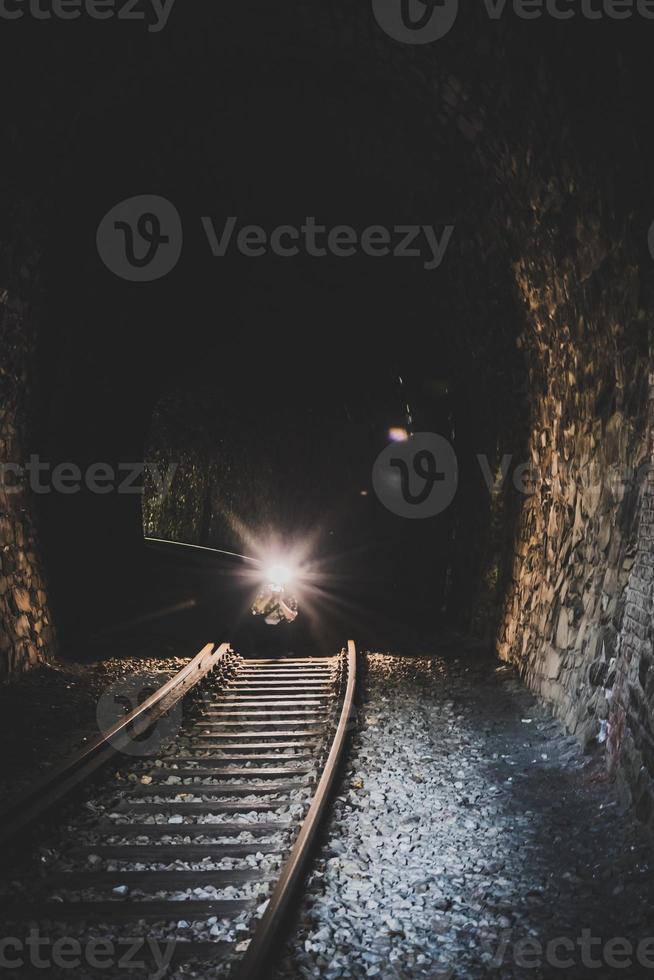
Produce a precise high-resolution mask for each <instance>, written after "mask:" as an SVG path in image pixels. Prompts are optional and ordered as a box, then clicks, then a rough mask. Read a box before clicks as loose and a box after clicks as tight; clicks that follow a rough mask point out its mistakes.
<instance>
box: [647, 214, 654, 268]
mask: <svg viewBox="0 0 654 980" xmlns="http://www.w3.org/2000/svg"><path fill="white" fill-rule="evenodd" d="M647 246H648V248H649V254H650V255H651V256H652V258H653V259H654V221H653V222H652V223H651V225H650V226H649V231H648V232H647Z"/></svg>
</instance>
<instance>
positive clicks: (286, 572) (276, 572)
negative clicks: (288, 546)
mask: <svg viewBox="0 0 654 980" xmlns="http://www.w3.org/2000/svg"><path fill="white" fill-rule="evenodd" d="M265 578H266V581H267V582H270V583H271V585H277V586H279V587H281V588H284V587H285V586H287V585H289V584H290V582H291V581H292V579H293V572H292V571H291V569H290V568H289V567H288V566H287V565H271V566H269V567H268V568H267V569H266V571H265Z"/></svg>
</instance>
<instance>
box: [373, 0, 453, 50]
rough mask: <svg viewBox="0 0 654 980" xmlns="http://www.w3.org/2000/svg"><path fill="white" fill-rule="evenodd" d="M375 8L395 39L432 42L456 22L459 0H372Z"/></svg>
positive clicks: (380, 19)
mask: <svg viewBox="0 0 654 980" xmlns="http://www.w3.org/2000/svg"><path fill="white" fill-rule="evenodd" d="M372 11H373V13H374V15H375V19H376V20H377V23H378V24H379V26H380V27H381V29H382V30H383V31H385V32H386V33H387V34H388V35H389V37H392V38H393V40H394V41H401V42H402V43H404V44H431V42H432V41H438V40H439V39H440V38H441V37H444V36H445V35H446V34H447V33H448V31H449V30H451V28H452V27H453V26H454V21H455V20H456V17H457V14H458V12H459V0H372Z"/></svg>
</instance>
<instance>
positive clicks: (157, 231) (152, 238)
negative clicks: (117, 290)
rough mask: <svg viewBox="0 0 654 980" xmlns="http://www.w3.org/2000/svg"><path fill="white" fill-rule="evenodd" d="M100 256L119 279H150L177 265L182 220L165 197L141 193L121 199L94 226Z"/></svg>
mask: <svg viewBox="0 0 654 980" xmlns="http://www.w3.org/2000/svg"><path fill="white" fill-rule="evenodd" d="M96 240H97V246H98V252H99V253H100V258H101V259H102V261H103V262H104V264H105V265H106V266H107V268H108V269H111V271H112V272H113V273H115V275H117V276H120V278H121V279H128V280H130V282H152V281H153V280H154V279H161V278H162V277H163V276H165V275H167V274H168V273H169V272H170V271H171V269H174V267H175V266H176V265H177V262H178V261H179V257H180V255H181V254H182V240H183V231H182V221H181V218H180V216H179V213H178V211H177V208H176V207H175V206H174V205H173V204H171V203H170V201H167V200H166V198H165V197H157V195H156V194H142V195H140V196H139V197H130V198H128V200H126V201H122V202H121V203H120V204H117V205H116V206H115V207H114V208H112V209H111V211H109V213H108V214H106V215H105V216H104V218H103V219H102V221H101V222H100V225H99V227H98V234H97V239H96Z"/></svg>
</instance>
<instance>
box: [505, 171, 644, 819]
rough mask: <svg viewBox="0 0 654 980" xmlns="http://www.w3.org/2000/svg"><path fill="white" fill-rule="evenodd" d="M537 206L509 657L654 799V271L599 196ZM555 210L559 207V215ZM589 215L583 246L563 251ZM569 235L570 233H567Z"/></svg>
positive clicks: (521, 264) (524, 288) (529, 274)
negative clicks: (649, 293)
mask: <svg viewBox="0 0 654 980" xmlns="http://www.w3.org/2000/svg"><path fill="white" fill-rule="evenodd" d="M571 191H572V187H571V186H569V187H566V186H565V184H564V181H563V180H561V182H560V183H559V185H558V186H555V185H554V183H553V182H551V181H550V183H549V186H548V188H547V194H543V195H541V196H539V194H538V193H534V196H533V198H532V204H533V216H534V217H533V224H532V225H531V227H530V228H527V227H523V228H522V229H521V232H522V235H523V238H524V241H525V243H528V242H529V241H531V243H532V244H531V248H529V247H528V248H527V249H526V251H525V258H524V259H523V260H521V261H518V262H516V263H515V265H514V271H515V276H516V282H517V285H518V290H519V294H520V297H521V302H522V305H523V307H524V312H525V316H526V322H527V324H528V326H527V327H526V329H525V331H524V333H523V334H522V336H521V337H520V338H519V340H518V343H519V344H520V345H523V346H524V348H525V350H526V353H527V359H528V364H529V375H530V382H531V396H530V403H531V432H530V437H529V444H528V461H529V463H530V468H529V482H528V485H527V486H526V487H525V490H526V491H527V492H526V493H525V495H524V499H523V503H522V507H521V514H520V517H519V521H518V528H517V534H516V540H515V547H514V558H513V569H512V575H511V580H510V584H509V588H508V593H507V598H506V604H505V609H504V616H503V621H502V623H501V626H500V631H499V637H498V650H499V654H500V656H501V657H502V658H503V659H506V660H510V661H513V662H514V663H516V664H517V665H518V666H519V669H520V672H521V674H522V675H523V677H524V679H525V680H526V682H527V683H528V684H529V686H530V687H531V688H532V689H533V690H534V691H535V692H537V693H538V694H539V695H541V696H542V697H543V698H544V699H545V700H547V701H548V702H549V703H550V704H551V705H552V707H553V710H554V712H555V714H556V715H557V716H559V717H560V718H561V719H562V720H563V721H564V723H565V724H566V726H567V728H568V729H569V730H570V731H571V732H573V733H575V734H577V735H578V736H579V737H580V738H581V739H582V740H584V741H585V742H586V743H589V742H593V743H595V742H599V744H602V745H606V747H607V750H608V751H607V761H608V764H609V766H610V767H611V768H612V769H616V770H617V771H618V773H619V774H620V776H621V778H622V781H623V786H624V787H625V788H626V789H627V790H628V791H629V792H630V793H631V794H632V797H633V799H634V801H635V803H636V806H637V810H638V812H639V815H640V816H641V818H643V819H644V820H646V821H647V820H649V818H650V816H651V801H652V799H653V798H654V794H653V790H654V783H653V782H652V777H653V776H654V738H653V734H652V725H651V717H652V708H653V707H654V657H653V655H652V627H651V609H652V581H653V579H654V553H653V549H652V539H653V538H654V492H653V489H654V488H653V486H652V483H651V482H650V479H649V476H648V463H649V460H650V449H651V446H650V436H649V419H650V416H651V410H650V383H651V377H650V372H649V364H650V363H651V343H652V330H651V328H652V318H651V314H649V313H648V312H647V306H648V304H647V301H646V300H645V299H644V296H645V294H646V288H645V286H644V282H645V281H646V280H647V279H648V276H649V271H648V269H647V267H646V266H645V264H644V263H643V262H641V263H640V266H639V263H638V261H637V259H635V258H634V256H635V255H636V254H637V247H634V246H633V236H632V239H631V240H632V247H631V248H630V247H629V245H628V241H629V240H630V239H629V235H628V234H627V233H626V232H625V231H624V229H622V230H618V229H617V228H616V227H615V226H614V225H613V226H612V222H611V218H610V217H609V216H603V218H600V217H599V216H600V215H601V213H602V210H601V206H600V204H599V199H598V200H596V201H592V200H585V201H581V200H580V195H579V192H578V191H577V192H576V194H575V195H574V196H573V195H572V193H571ZM545 201H547V204H546V205H545V203H544V202H545ZM571 208H572V209H574V212H575V219H574V222H573V227H574V235H573V237H572V247H570V238H568V239H567V241H566V245H567V253H566V252H564V248H563V245H562V242H561V240H560V239H559V241H557V240H556V236H557V234H559V235H560V234H561V232H560V231H555V225H556V226H557V228H561V227H563V226H564V215H565V214H566V211H567V212H568V216H569V213H570V209H571ZM569 227H570V223H569V221H568V228H569Z"/></svg>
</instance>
